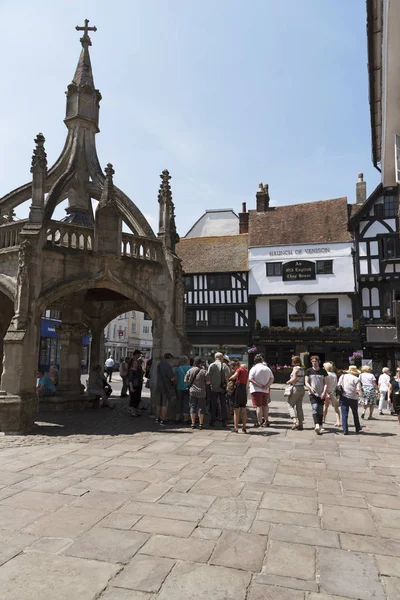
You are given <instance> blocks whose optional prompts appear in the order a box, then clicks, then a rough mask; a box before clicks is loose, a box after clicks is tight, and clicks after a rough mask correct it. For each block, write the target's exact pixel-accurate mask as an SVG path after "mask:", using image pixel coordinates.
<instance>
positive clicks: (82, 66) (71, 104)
mask: <svg viewBox="0 0 400 600" xmlns="http://www.w3.org/2000/svg"><path fill="white" fill-rule="evenodd" d="M88 23H89V21H88V19H85V25H84V27H80V26H79V25H77V26H76V28H75V29H77V30H78V31H83V36H82V37H81V40H80V41H81V44H82V51H81V54H80V56H79V60H78V65H77V67H76V71H75V75H74V78H73V80H72V83H70V85H69V86H68V89H67V113H66V118H65V122H66V124H67V126H68V123H69V122H70V120H71V119H74V118H77V117H80V118H83V119H85V120H89V121H93V122H94V123H95V125H96V129H97V131H98V123H99V103H100V100H101V94H100V92H99V90H96V89H95V87H94V80H93V72H92V64H91V62H90V54H89V46H91V45H92V42H91V39H90V37H89V35H88V31H97V28H96V27H89V26H88Z"/></svg>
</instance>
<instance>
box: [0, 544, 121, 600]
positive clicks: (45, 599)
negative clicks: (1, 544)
mask: <svg viewBox="0 0 400 600" xmlns="http://www.w3.org/2000/svg"><path fill="white" fill-rule="evenodd" d="M119 570H120V566H118V565H112V564H109V563H106V562H97V561H92V560H82V559H79V558H72V557H69V556H56V555H52V554H44V553H41V552H29V553H27V554H20V555H19V556H17V557H15V558H13V559H11V560H10V561H9V562H8V563H6V564H5V565H3V566H2V567H0V590H1V595H2V597H3V598H4V599H7V600H37V599H38V598H40V600H55V598H57V600H72V598H79V600H95V598H97V597H98V595H99V594H100V592H101V591H102V590H103V589H104V588H105V586H106V585H107V583H108V582H109V580H110V579H111V578H112V577H114V575H116V574H117V573H118V571H119Z"/></svg>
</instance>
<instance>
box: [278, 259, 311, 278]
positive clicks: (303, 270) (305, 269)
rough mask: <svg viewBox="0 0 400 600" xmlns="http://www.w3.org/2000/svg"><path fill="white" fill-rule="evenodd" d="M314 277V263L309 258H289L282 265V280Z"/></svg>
mask: <svg viewBox="0 0 400 600" xmlns="http://www.w3.org/2000/svg"><path fill="white" fill-rule="evenodd" d="M315 278H316V277H315V263H314V262H311V261H309V260H291V261H290V262H287V263H284V264H283V265H282V280H283V281H300V280H302V281H304V280H309V279H315Z"/></svg>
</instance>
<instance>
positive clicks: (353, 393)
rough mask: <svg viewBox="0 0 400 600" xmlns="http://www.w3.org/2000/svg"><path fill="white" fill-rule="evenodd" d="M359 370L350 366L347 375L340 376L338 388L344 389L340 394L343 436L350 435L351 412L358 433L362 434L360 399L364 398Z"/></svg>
mask: <svg viewBox="0 0 400 600" xmlns="http://www.w3.org/2000/svg"><path fill="white" fill-rule="evenodd" d="M359 374H360V372H359V370H358V369H357V367H356V366H355V365H350V366H349V369H348V371H347V373H343V375H341V376H340V378H339V382H338V386H340V387H342V388H343V391H342V392H341V394H340V409H341V412H342V427H343V434H344V435H348V433H349V426H348V418H349V410H350V409H351V412H352V413H353V419H354V426H355V428H356V433H360V432H361V430H362V427H361V425H360V419H359V418H358V399H359V398H362V397H363V391H362V386H361V382H360V379H359V377H358V376H359Z"/></svg>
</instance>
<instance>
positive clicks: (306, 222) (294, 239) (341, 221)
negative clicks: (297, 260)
mask: <svg viewBox="0 0 400 600" xmlns="http://www.w3.org/2000/svg"><path fill="white" fill-rule="evenodd" d="M347 226H348V209H347V198H334V199H333V200H321V201H318V202H306V203H304V204H292V205H289V206H276V207H273V208H270V209H269V210H267V211H266V212H265V213H257V212H256V211H255V210H251V211H250V218H249V246H279V245H285V246H287V245H291V244H320V243H330V242H348V241H351V235H350V233H349V232H348V230H347Z"/></svg>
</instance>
